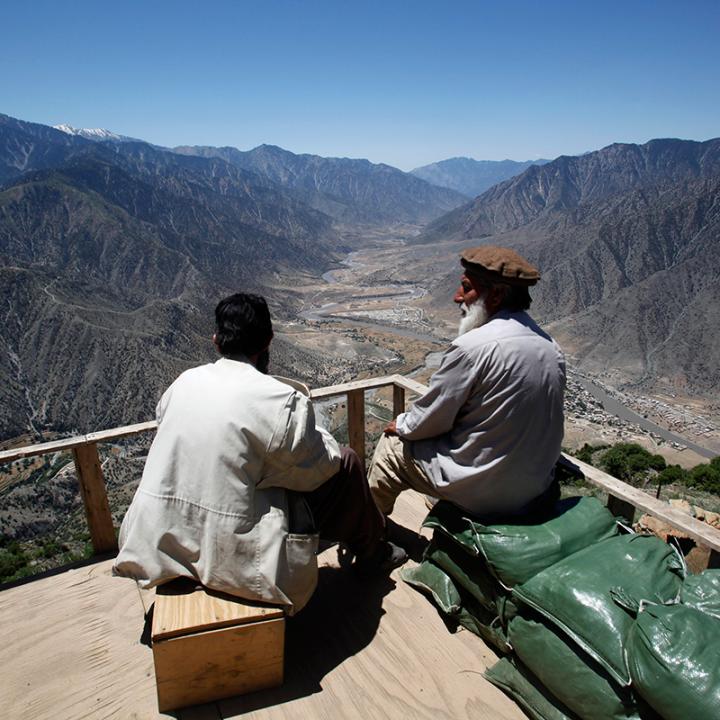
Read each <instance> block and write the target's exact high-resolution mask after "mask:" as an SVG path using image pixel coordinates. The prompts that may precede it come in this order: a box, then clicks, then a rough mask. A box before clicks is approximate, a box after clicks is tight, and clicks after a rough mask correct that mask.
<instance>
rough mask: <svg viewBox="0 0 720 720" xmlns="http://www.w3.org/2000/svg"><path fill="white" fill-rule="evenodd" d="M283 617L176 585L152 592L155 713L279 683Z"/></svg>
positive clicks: (193, 587)
mask: <svg viewBox="0 0 720 720" xmlns="http://www.w3.org/2000/svg"><path fill="white" fill-rule="evenodd" d="M284 642H285V617H284V613H283V610H282V609H281V608H277V607H267V606H258V605H252V604H250V603H247V602H245V601H243V600H240V599H238V598H235V597H232V596H230V595H224V594H221V593H215V592H213V591H211V590H207V589H206V588H203V587H201V586H199V585H197V584H195V583H192V582H189V581H185V580H176V581H173V582H171V583H167V584H165V585H161V586H160V587H158V588H157V592H156V596H155V609H154V612H153V622H152V649H153V659H154V661H155V679H156V682H157V693H158V707H159V710H160V712H167V711H170V710H175V709H178V708H181V707H185V706H187V705H197V704H199V703H206V702H212V701H214V700H220V699H221V698H226V697H231V696H232V695H242V694H243V693H248V692H252V691H253V690H260V689H263V688H269V687H275V686H277V685H281V684H282V682H283V655H284Z"/></svg>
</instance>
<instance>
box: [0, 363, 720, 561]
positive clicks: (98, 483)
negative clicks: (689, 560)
mask: <svg viewBox="0 0 720 720" xmlns="http://www.w3.org/2000/svg"><path fill="white" fill-rule="evenodd" d="M388 386H392V388H393V417H397V415H398V414H399V413H401V412H403V410H404V409H405V401H406V392H411V393H415V394H418V395H422V394H423V393H424V392H425V391H426V390H427V386H426V385H423V384H422V383H419V382H416V381H414V380H411V379H409V378H406V377H403V376H402V375H387V376H384V377H377V378H368V379H366V380H356V381H354V382H349V383H343V384H341V385H330V386H328V387H323V388H317V389H316V390H312V391H311V392H310V397H311V398H313V399H314V400H320V399H328V398H333V397H339V398H341V397H343V396H344V397H345V398H346V405H347V420H348V444H349V445H350V447H351V448H352V449H353V450H355V452H357V454H358V455H359V457H360V458H361V459H364V457H365V392H366V391H368V390H375V389H378V388H382V387H388ZM156 428H157V423H156V422H155V421H154V420H152V421H150V422H144V423H138V424H136V425H126V426H124V427H118V428H112V429H110V430H103V431H101V432H95V433H89V434H87V435H78V436H76V437H72V438H67V439H65V440H55V441H51V442H46V443H39V444H37V445H27V446H25V447H20V448H13V449H10V450H3V451H0V463H7V462H12V461H13V460H19V459H22V458H27V457H34V456H38V455H46V454H48V453H54V452H60V451H64V450H71V451H72V453H73V460H74V462H75V468H76V471H77V477H78V482H79V485H80V494H81V496H82V499H83V504H84V507H85V515H86V518H87V523H88V527H89V530H90V538H91V541H92V545H93V549H94V551H95V553H96V554H102V553H108V552H116V551H117V540H116V538H115V529H114V527H113V522H112V516H111V514H110V505H109V503H108V499H107V492H106V488H105V479H104V477H103V473H102V468H101V465H100V456H99V454H98V448H97V446H98V443H101V442H110V441H113V440H119V439H122V438H126V437H131V436H133V435H138V434H140V433H143V432H148V431H150V430H155V429H156ZM565 460H566V461H567V462H569V463H571V464H573V465H575V466H576V467H578V468H579V469H580V470H582V472H583V474H584V476H585V479H586V481H587V482H589V483H591V484H592V485H595V486H596V487H598V488H600V489H601V490H603V491H604V492H606V493H607V496H608V502H607V505H608V508H609V509H610V510H611V511H612V512H613V513H614V514H615V515H620V516H622V517H625V518H626V519H628V520H629V521H630V522H632V519H633V515H634V513H635V510H636V509H639V510H641V511H642V512H644V513H647V514H649V515H652V516H654V517H656V518H658V519H660V520H662V521H663V522H664V523H666V524H668V525H670V526H671V527H673V528H675V529H677V530H680V531H681V532H682V533H684V534H685V535H687V536H688V537H690V538H692V539H693V540H694V541H695V542H696V543H698V544H699V545H702V546H705V547H707V548H709V550H710V556H709V561H708V566H709V567H720V530H716V529H715V528H713V527H711V526H710V525H707V524H706V523H704V522H701V521H699V520H696V519H695V518H693V517H691V516H690V515H686V514H685V513H683V512H681V511H680V510H678V509H676V508H674V507H672V506H671V505H669V504H668V503H666V502H664V501H662V500H658V499H656V498H654V497H652V496H651V495H648V494H647V493H645V492H643V491H642V490H638V489H637V488H634V487H632V486H630V485H628V484H627V483H624V482H622V481H620V480H617V479H616V478H614V477H612V476H610V475H608V474H607V473H604V472H602V471H601V470H598V469H597V468H595V467H593V466H592V465H588V464H587V463H584V462H581V461H580V460H578V459H577V458H574V457H565Z"/></svg>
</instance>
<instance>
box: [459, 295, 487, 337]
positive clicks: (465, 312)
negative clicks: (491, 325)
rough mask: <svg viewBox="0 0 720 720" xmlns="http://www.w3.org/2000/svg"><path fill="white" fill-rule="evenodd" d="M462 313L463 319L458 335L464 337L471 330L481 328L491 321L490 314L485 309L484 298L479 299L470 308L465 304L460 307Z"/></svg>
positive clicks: (461, 319)
mask: <svg viewBox="0 0 720 720" xmlns="http://www.w3.org/2000/svg"><path fill="white" fill-rule="evenodd" d="M460 312H461V313H462V317H461V318H460V325H459V327H458V335H464V334H465V333H466V332H470V330H474V329H475V328H479V327H480V326H481V325H484V324H485V323H486V322H487V321H488V320H489V319H490V318H489V316H488V312H487V310H486V309H485V299H484V298H478V299H477V300H476V301H475V302H474V303H473V304H472V305H470V306H469V307H468V306H467V305H466V304H465V303H463V304H462V305H461V306H460Z"/></svg>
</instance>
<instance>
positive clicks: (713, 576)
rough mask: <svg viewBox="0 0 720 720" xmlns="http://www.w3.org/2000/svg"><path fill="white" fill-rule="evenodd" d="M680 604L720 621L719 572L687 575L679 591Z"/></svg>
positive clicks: (707, 571) (712, 571)
mask: <svg viewBox="0 0 720 720" xmlns="http://www.w3.org/2000/svg"><path fill="white" fill-rule="evenodd" d="M680 602H682V603H683V604H684V605H689V606H690V607H694V608H695V609H696V610H702V612H704V613H707V614H708V615H712V616H713V617H716V618H718V619H719V620H720V570H705V571H704V572H701V573H700V574H699V575H688V576H687V577H686V578H685V582H684V583H683V586H682V590H681V591H680Z"/></svg>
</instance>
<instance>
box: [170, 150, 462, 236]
mask: <svg viewBox="0 0 720 720" xmlns="http://www.w3.org/2000/svg"><path fill="white" fill-rule="evenodd" d="M174 150H175V152H177V153H181V154H183V155H193V156H198V157H220V158H222V159H224V160H227V162H229V163H232V164H233V165H235V166H236V167H239V168H243V169H244V170H249V171H251V172H254V173H256V174H258V175H261V176H262V177H265V178H267V179H268V180H270V181H271V182H273V183H275V184H277V185H279V186H280V187H282V188H284V189H286V190H288V191H290V192H292V193H293V194H294V195H295V196H296V197H298V198H300V199H301V200H302V201H303V202H306V203H307V204H308V205H310V206H311V207H314V208H315V209H317V210H320V211H322V212H324V213H327V214H328V215H330V216H331V217H333V218H335V219H337V220H342V221H344V222H360V223H370V224H378V223H389V222H390V223H397V222H403V223H419V224H424V223H426V222H428V221H429V220H432V219H434V218H436V217H438V216H439V215H442V214H444V213H445V212H447V211H448V210H451V209H452V208H454V207H457V206H458V205H460V204H462V203H464V202H465V200H466V197H464V196H463V195H461V194H460V193H458V192H456V191H454V190H450V189H448V188H440V187H437V186H435V185H431V184H430V183H428V182H425V180H422V179H420V178H418V177H414V176H413V175H410V174H409V173H404V172H402V171H401V170H398V169H397V168H394V167H391V166H390V165H383V164H374V163H371V162H369V161H368V160H353V159H349V158H324V157H320V156H318V155H296V154H294V153H291V152H289V151H287V150H283V149H282V148H279V147H276V146H274V145H260V146H259V147H256V148H255V149H253V150H249V151H241V150H237V149H236V148H232V147H224V148H215V147H201V146H194V147H177V148H174Z"/></svg>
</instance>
